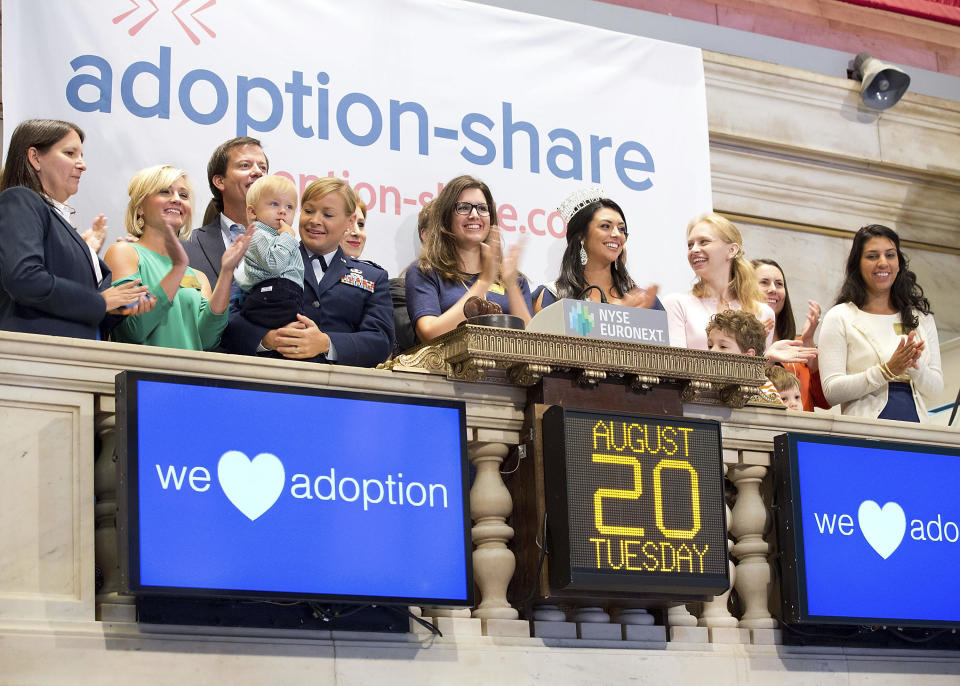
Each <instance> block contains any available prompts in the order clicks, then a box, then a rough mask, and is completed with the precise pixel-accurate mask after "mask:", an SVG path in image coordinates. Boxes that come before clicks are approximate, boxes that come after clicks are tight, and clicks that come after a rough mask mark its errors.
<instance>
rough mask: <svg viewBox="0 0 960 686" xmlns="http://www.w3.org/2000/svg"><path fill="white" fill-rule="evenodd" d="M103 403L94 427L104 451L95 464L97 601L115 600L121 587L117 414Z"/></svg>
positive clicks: (98, 410)
mask: <svg viewBox="0 0 960 686" xmlns="http://www.w3.org/2000/svg"><path fill="white" fill-rule="evenodd" d="M102 405H103V403H102V402H99V403H98V407H97V412H96V414H95V419H94V429H95V431H96V432H97V437H98V438H99V439H100V452H99V453H98V454H97V456H96V459H95V461H94V464H93V492H94V495H95V496H96V500H95V503H96V504H95V505H94V519H95V522H96V524H95V526H96V529H95V532H94V547H95V551H96V560H97V571H98V575H97V586H98V588H97V602H105V601H106V602H113V600H114V599H115V598H116V595H117V590H118V589H119V587H120V565H119V562H118V560H117V455H116V452H115V446H116V415H115V414H114V413H113V412H103V411H102V410H103V407H102Z"/></svg>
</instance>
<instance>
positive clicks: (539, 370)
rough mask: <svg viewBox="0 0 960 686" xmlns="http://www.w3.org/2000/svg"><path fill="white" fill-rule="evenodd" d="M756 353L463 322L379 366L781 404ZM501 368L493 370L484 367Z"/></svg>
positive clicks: (454, 376)
mask: <svg viewBox="0 0 960 686" xmlns="http://www.w3.org/2000/svg"><path fill="white" fill-rule="evenodd" d="M765 364H766V360H765V358H763V357H754V356H748V355H734V354H730V353H712V352H708V351H706V350H690V349H688V348H673V347H669V346H661V345H646V344H643V343H624V342H620V341H607V340H600V339H596V338H581V337H579V336H562V335H558V334H545V333H534V332H530V331H523V330H519V329H501V328H498V327H491V326H477V325H474V324H462V325H460V326H458V327H457V328H456V329H454V330H453V331H450V332H448V333H445V334H443V335H442V336H439V337H438V338H435V339H434V340H432V341H430V342H429V343H426V344H424V345H420V346H418V347H416V348H412V349H410V350H408V351H406V352H404V353H401V354H400V355H397V356H396V357H394V358H392V359H390V360H388V361H387V362H385V363H383V364H382V365H380V367H379V368H381V369H391V370H394V371H416V372H422V373H429V374H443V375H445V376H446V377H447V378H448V379H451V380H454V381H493V382H499V383H510V384H514V385H518V386H533V385H534V384H536V383H537V382H538V381H539V380H540V379H541V378H543V377H544V376H545V375H548V374H550V373H552V372H568V371H572V372H574V373H579V381H580V383H582V384H585V385H590V384H596V383H598V382H600V381H603V380H605V379H607V378H610V377H624V378H625V380H626V382H627V383H628V384H629V385H630V386H631V388H633V389H634V390H635V391H637V392H644V391H645V390H648V389H649V388H651V387H652V386H655V385H659V384H663V383H672V384H677V383H679V384H680V385H681V386H682V391H681V396H682V398H683V400H684V401H686V402H697V403H705V404H710V405H716V404H723V405H727V406H730V407H743V406H744V405H751V406H762V407H781V408H782V407H783V405H781V404H780V402H779V399H773V398H768V397H766V396H765V395H764V394H763V393H762V392H761V391H760V387H761V386H762V385H763V384H764V382H765V381H766V377H765V376H764V373H763V370H764V367H765ZM495 370H501V371H502V372H503V373H502V374H498V375H496V376H494V375H491V374H490V372H493V371H495Z"/></svg>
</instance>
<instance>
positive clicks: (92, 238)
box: [80, 214, 107, 253]
mask: <svg viewBox="0 0 960 686" xmlns="http://www.w3.org/2000/svg"><path fill="white" fill-rule="evenodd" d="M80 237H81V238H82V239H83V240H84V241H85V242H86V244H87V245H89V246H90V248H91V249H92V250H93V252H95V253H99V252H100V248H102V247H103V242H104V241H105V240H106V238H107V218H106V216H104V215H102V214H98V215H97V217H96V219H94V220H93V224H92V225H91V226H90V228H89V229H87V230H86V231H84V232H83V233H81V234H80Z"/></svg>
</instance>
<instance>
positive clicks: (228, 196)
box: [183, 136, 269, 283]
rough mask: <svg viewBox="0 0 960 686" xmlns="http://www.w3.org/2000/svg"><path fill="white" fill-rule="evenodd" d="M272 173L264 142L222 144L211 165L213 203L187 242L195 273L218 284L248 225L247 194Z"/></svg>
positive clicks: (250, 140)
mask: <svg viewBox="0 0 960 686" xmlns="http://www.w3.org/2000/svg"><path fill="white" fill-rule="evenodd" d="M268 170H269V162H268V161H267V156H266V155H264V154H263V148H261V146H260V141H258V140H257V139H256V138H250V137H248V136H242V137H240V138H231V139H230V140H228V141H227V142H225V143H223V144H221V145H220V146H219V147H218V148H217V149H216V150H214V151H213V155H211V156H210V161H209V162H208V163H207V182H208V183H209V184H210V192H211V193H212V194H213V200H211V201H210V204H209V205H208V206H207V211H206V212H205V213H204V215H203V226H202V227H200V228H199V229H196V230H194V231H193V233H191V234H190V238H189V239H187V240H186V241H184V242H183V247H184V248H185V249H186V251H187V257H188V258H189V259H190V266H191V267H192V268H193V269H196V270H198V271H201V272H203V273H204V274H206V275H207V279H209V281H210V283H216V282H217V277H218V276H219V275H220V258H221V257H222V256H223V251H224V250H225V249H226V247H227V246H228V245H230V244H231V243H233V240H234V239H235V238H236V237H237V236H238V235H240V234H241V233H242V232H243V230H244V227H246V225H247V190H248V189H249V188H250V186H252V185H253V182H254V181H256V180H257V179H259V178H260V177H261V176H264V175H265V174H266V173H267V171H268Z"/></svg>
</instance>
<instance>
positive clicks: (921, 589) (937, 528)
mask: <svg viewBox="0 0 960 686" xmlns="http://www.w3.org/2000/svg"><path fill="white" fill-rule="evenodd" d="M875 445H876V446H877V447H868V446H867V445H863V444H859V445H855V444H844V443H843V442H842V441H841V442H838V443H837V444H833V443H824V442H818V441H810V442H807V441H802V440H797V441H796V443H795V459H796V462H795V470H796V471H795V474H794V479H795V481H794V487H793V488H794V497H795V498H796V497H797V496H799V503H797V502H795V503H794V508H795V510H794V511H795V515H796V516H799V524H800V526H799V527H798V528H799V530H800V531H799V533H800V534H801V536H802V542H803V545H802V555H800V560H799V562H800V572H801V574H802V575H804V576H805V581H806V584H805V585H806V611H807V614H808V615H809V619H810V620H811V621H816V620H817V619H818V618H823V619H831V618H839V617H844V618H857V619H871V618H874V619H881V620H911V621H914V622H947V623H953V622H960V592H958V585H957V579H958V576H957V574H958V571H957V570H958V569H960V497H958V495H960V453H958V451H954V450H951V449H940V451H939V452H938V451H937V449H936V448H931V449H929V450H930V451H928V449H926V448H924V447H920V446H903V447H902V448H898V447H897V446H893V445H890V444H879V443H877V444H875ZM797 479H799V481H797ZM803 586H804V585H803V584H802V583H801V589H803ZM802 603H803V597H802V590H801V606H802Z"/></svg>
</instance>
